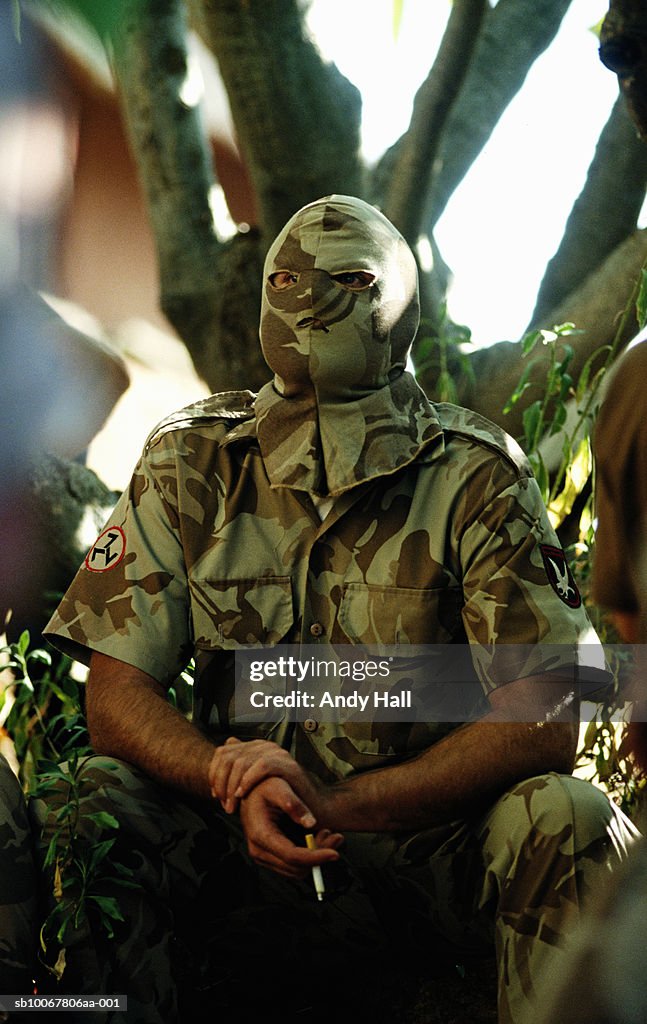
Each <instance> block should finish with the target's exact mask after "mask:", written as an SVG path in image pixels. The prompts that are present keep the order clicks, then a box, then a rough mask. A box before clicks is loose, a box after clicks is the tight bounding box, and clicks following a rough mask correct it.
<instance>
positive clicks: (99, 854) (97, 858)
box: [88, 839, 116, 872]
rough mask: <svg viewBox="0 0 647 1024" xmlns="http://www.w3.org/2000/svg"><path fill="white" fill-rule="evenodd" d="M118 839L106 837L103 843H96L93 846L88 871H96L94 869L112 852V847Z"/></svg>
mask: <svg viewBox="0 0 647 1024" xmlns="http://www.w3.org/2000/svg"><path fill="white" fill-rule="evenodd" d="M115 843H116V839H104V841H103V842H102V843H96V844H95V845H94V846H93V847H92V852H91V853H90V858H89V860H88V871H89V872H91V871H94V869H95V868H96V867H97V865H99V864H100V863H101V861H102V860H104V859H105V858H106V857H107V856H108V854H109V853H110V851H111V849H112V847H113V846H114V845H115Z"/></svg>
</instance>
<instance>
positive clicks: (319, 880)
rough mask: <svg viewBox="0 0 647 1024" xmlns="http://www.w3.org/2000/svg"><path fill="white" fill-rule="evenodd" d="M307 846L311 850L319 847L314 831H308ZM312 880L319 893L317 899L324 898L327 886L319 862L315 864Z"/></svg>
mask: <svg viewBox="0 0 647 1024" xmlns="http://www.w3.org/2000/svg"><path fill="white" fill-rule="evenodd" d="M306 846H307V847H308V849H309V850H316V849H317V844H316V843H315V837H314V836H313V834H312V832H307V833H306ZM312 881H313V883H314V887H315V892H316V894H317V899H318V900H323V898H324V893H325V891H326V887H325V885H324V880H323V875H322V873H321V868H320V867H319V865H318V864H315V865H314V866H313V867H312Z"/></svg>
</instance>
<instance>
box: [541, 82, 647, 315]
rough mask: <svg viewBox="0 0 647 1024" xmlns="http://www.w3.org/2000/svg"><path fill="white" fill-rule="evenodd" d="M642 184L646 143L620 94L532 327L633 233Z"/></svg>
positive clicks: (645, 175) (550, 266) (646, 173)
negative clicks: (639, 135) (638, 133)
mask: <svg viewBox="0 0 647 1024" xmlns="http://www.w3.org/2000/svg"><path fill="white" fill-rule="evenodd" d="M646 187H647V145H646V144H645V142H643V141H642V139H640V138H639V137H638V135H637V134H636V129H635V127H634V125H633V123H632V121H631V119H630V118H629V115H628V113H627V110H626V106H625V102H624V100H623V99H622V97H619V99H618V100H617V102H616V104H615V105H614V107H613V110H612V112H611V116H610V117H609V120H608V121H607V124H606V125H605V127H604V129H603V130H602V134H601V135H600V139H599V141H598V144H597V147H596V150H595V156H594V157H593V161H592V163H591V166H590V167H589V172H588V176H587V180H586V184H585V186H584V188H583V190H582V192H581V193H580V196H579V197H578V199H577V200H576V202H575V205H574V207H573V210H572V211H571V214H570V216H569V218H568V221H567V223H566V228H565V230H564V237H563V238H562V241H561V243H560V246H559V249H558V250H557V252H556V253H555V255H554V256H553V258H552V260H551V261H550V263H549V264H548V267H547V268H546V272H545V274H544V278H543V280H542V282H541V286H540V289H539V294H538V296H537V303H536V306H535V310H534V312H533V314H532V318H531V325H532V326H541V327H545V326H547V324H546V322H545V321H546V316H547V315H548V314H550V311H551V310H552V309H554V308H555V307H556V306H559V305H560V304H561V303H562V302H563V301H564V300H565V299H566V298H567V296H568V295H569V294H570V293H571V292H573V291H574V290H575V289H576V288H577V287H579V285H580V284H582V282H583V281H584V280H585V279H586V278H587V277H588V275H589V274H590V273H591V272H592V271H593V270H595V268H596V267H598V266H599V265H600V264H601V263H602V262H603V261H604V260H605V259H606V257H607V256H608V255H609V253H611V252H612V251H613V250H614V249H615V248H616V246H618V245H619V244H620V242H622V241H623V240H624V239H625V238H627V237H628V236H629V235H630V234H632V233H633V232H634V231H635V228H636V223H637V221H638V216H639V214H640V210H641V208H642V205H643V202H644V201H645V188H646Z"/></svg>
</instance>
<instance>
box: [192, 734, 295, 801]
mask: <svg viewBox="0 0 647 1024" xmlns="http://www.w3.org/2000/svg"><path fill="white" fill-rule="evenodd" d="M273 775H277V776H279V777H280V778H282V779H285V780H286V781H287V782H289V783H291V784H293V785H294V784H297V783H298V781H299V779H300V777H301V776H304V773H303V771H302V769H301V768H300V767H299V765H298V764H297V763H296V761H295V760H294V758H293V757H291V755H290V754H288V752H287V750H284V749H283V747H280V746H279V745H278V743H272V742H271V741H270V740H249V741H247V742H246V743H242V742H241V741H240V740H239V739H236V737H235V736H230V737H229V738H228V739H227V740H226V741H225V743H223V744H222V745H221V746H219V747H216V749H215V751H214V753H213V756H212V758H211V763H210V765H209V785H210V786H211V795H212V796H213V797H214V798H215V799H217V800H220V803H221V804H222V807H223V810H225V811H226V812H227V814H233V812H234V811H235V810H237V808H238V804H239V802H240V800H241V799H242V797H244V796H247V794H248V793H249V792H250V791H251V790H252V789H253V787H254V786H255V785H257V784H258V783H259V782H261V781H262V780H263V779H267V778H270V777H271V776H273ZM301 781H302V782H303V781H305V777H304V779H302V780H301ZM302 795H303V794H302Z"/></svg>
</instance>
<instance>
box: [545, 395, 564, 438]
mask: <svg viewBox="0 0 647 1024" xmlns="http://www.w3.org/2000/svg"><path fill="white" fill-rule="evenodd" d="M567 415H568V410H567V408H566V405H565V403H564V402H563V401H560V402H558V404H557V408H556V409H555V415H554V416H553V422H552V423H551V425H550V431H549V437H553V435H554V434H558V433H559V432H560V430H561V429H562V427H563V426H564V424H565V423H566V417H567Z"/></svg>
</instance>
